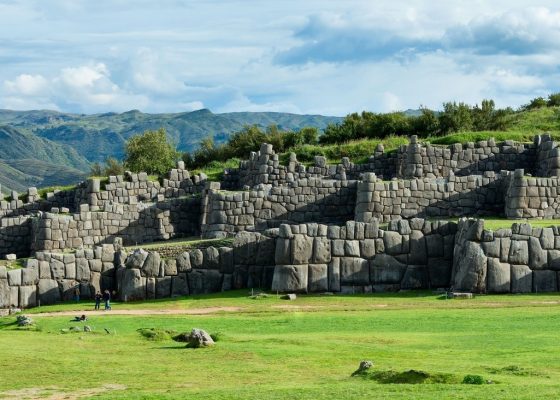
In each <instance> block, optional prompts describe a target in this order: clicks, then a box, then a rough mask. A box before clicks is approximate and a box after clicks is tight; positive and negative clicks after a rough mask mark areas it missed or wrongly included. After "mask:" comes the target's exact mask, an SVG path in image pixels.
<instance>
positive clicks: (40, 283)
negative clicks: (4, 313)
mask: <svg viewBox="0 0 560 400" xmlns="http://www.w3.org/2000/svg"><path fill="white" fill-rule="evenodd" d="M119 254H122V253H121V251H120V242H119V241H118V240H117V241H116V243H115V244H114V245H113V244H105V245H103V246H98V247H95V248H93V249H82V250H77V251H76V252H74V253H53V252H38V253H37V254H36V257H34V258H29V259H27V260H25V265H24V268H20V269H12V270H6V267H3V266H0V308H10V307H16V308H27V307H34V306H37V305H45V304H54V303H57V302H60V301H70V300H73V299H74V295H75V291H76V289H78V290H79V291H80V298H83V299H91V298H93V296H94V295H95V293H96V292H99V291H102V290H105V289H107V290H110V291H112V290H114V289H115V287H116V286H115V271H116V270H115V267H114V263H115V261H116V262H117V263H118V258H119Z"/></svg>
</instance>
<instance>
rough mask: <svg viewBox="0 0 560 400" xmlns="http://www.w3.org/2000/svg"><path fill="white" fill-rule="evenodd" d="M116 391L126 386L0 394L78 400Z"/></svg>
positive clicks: (26, 398)
mask: <svg viewBox="0 0 560 400" xmlns="http://www.w3.org/2000/svg"><path fill="white" fill-rule="evenodd" d="M114 390H126V386H124V385H116V384H106V385H103V386H101V387H99V388H90V389H78V390H73V391H72V392H60V391H58V389H57V388H56V387H49V388H27V389H19V390H8V391H5V392H0V396H1V397H2V398H3V399H18V400H35V399H42V400H76V399H81V398H83V397H91V396H94V395H97V394H101V393H105V392H110V391H114Z"/></svg>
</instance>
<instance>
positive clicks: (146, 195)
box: [0, 162, 206, 257]
mask: <svg viewBox="0 0 560 400" xmlns="http://www.w3.org/2000/svg"><path fill="white" fill-rule="evenodd" d="M205 181H206V176H205V175H203V174H200V175H194V176H191V175H190V174H189V172H188V171H187V170H185V169H184V164H183V162H179V163H178V168H176V169H172V170H171V171H170V172H169V174H168V175H167V177H166V178H164V179H163V180H162V183H161V184H160V183H159V182H158V181H152V180H150V179H149V177H148V175H147V174H146V173H139V174H135V173H130V172H127V173H126V174H125V175H121V176H110V177H109V178H108V181H107V182H106V183H105V184H102V182H101V181H100V180H99V179H90V180H88V181H86V182H83V183H81V184H79V185H78V186H77V187H76V188H74V189H71V190H68V191H64V192H60V191H56V192H50V193H47V195H46V199H41V198H40V197H39V195H38V193H37V189H35V188H30V189H29V190H28V193H27V196H26V197H27V201H26V202H24V201H23V200H12V201H10V202H7V201H1V202H0V256H4V255H5V254H8V253H16V254H17V255H18V256H20V257H24V256H28V255H29V254H31V253H32V252H33V251H41V250H54V249H65V248H77V247H80V246H85V247H88V246H89V247H91V246H93V245H96V244H102V243H109V242H111V241H112V238H113V237H116V236H119V237H121V238H123V239H124V241H125V243H126V244H136V243H144V242H148V241H155V240H166V239H170V238H172V237H176V236H193V235H198V234H200V209H201V206H200V205H201V192H202V190H203V188H204V185H205ZM11 196H12V198H16V199H17V198H18V195H17V193H13V194H12V195H11Z"/></svg>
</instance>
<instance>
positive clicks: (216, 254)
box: [203, 246, 220, 269]
mask: <svg viewBox="0 0 560 400" xmlns="http://www.w3.org/2000/svg"><path fill="white" fill-rule="evenodd" d="M219 267H220V251H219V250H218V249H217V248H215V247H213V246H210V247H207V248H206V249H205V250H204V262H203V268H205V269H218V268H219Z"/></svg>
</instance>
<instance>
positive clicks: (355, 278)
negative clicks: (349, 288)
mask: <svg viewBox="0 0 560 400" xmlns="http://www.w3.org/2000/svg"><path fill="white" fill-rule="evenodd" d="M340 283H341V284H342V285H358V286H361V285H368V284H369V262H368V261H367V260H364V259H363V258H358V257H342V258H340Z"/></svg>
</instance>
